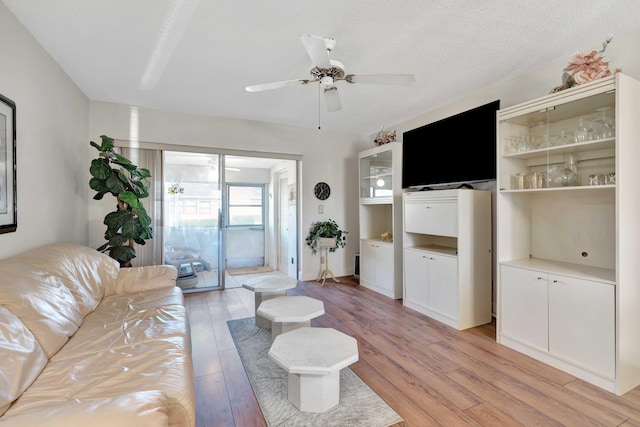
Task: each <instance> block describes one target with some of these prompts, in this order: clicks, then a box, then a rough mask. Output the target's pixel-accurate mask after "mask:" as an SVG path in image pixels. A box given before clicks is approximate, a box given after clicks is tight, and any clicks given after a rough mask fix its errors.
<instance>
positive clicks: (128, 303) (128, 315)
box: [55, 286, 190, 360]
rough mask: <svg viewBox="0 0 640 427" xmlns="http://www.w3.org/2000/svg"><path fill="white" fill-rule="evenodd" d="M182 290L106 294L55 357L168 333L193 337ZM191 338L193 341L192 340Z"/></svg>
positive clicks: (160, 336)
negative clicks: (190, 332) (187, 320)
mask: <svg viewBox="0 0 640 427" xmlns="http://www.w3.org/2000/svg"><path fill="white" fill-rule="evenodd" d="M183 302H184V297H183V295H182V291H180V289H179V288H177V287H176V286H173V287H172V288H163V289H158V290H153V291H147V292H144V293H133V294H118V295H112V296H108V297H105V298H104V300H103V301H102V303H101V304H100V305H99V306H98V307H97V308H96V309H95V311H94V312H93V313H91V314H89V315H88V316H87V317H85V319H84V323H83V324H82V327H81V328H80V329H79V330H78V332H76V334H75V335H74V336H73V337H72V338H71V339H70V340H69V341H68V342H67V344H66V345H65V346H64V348H63V349H61V350H60V351H59V352H58V354H56V356H55V360H63V359H66V358H68V357H78V356H79V355H82V354H95V353H100V352H103V351H105V350H107V349H116V348H120V347H125V346H129V345H131V344H133V343H139V344H143V343H145V342H146V341H149V340H154V339H158V338H166V337H176V336H177V337H182V338H184V339H185V340H187V341H189V340H190V337H189V330H188V323H187V322H184V321H182V319H184V318H185V317H186V309H185V307H184V305H183ZM189 342H190V341H189Z"/></svg>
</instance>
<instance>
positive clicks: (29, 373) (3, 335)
mask: <svg viewBox="0 0 640 427" xmlns="http://www.w3.org/2000/svg"><path fill="white" fill-rule="evenodd" d="M46 364H47V357H46V356H45V354H44V351H43V350H42V347H40V344H38V341H36V339H35V338H34V336H33V335H32V334H31V332H30V331H29V329H27V327H26V326H25V325H24V324H23V323H22V322H21V321H20V319H18V317H17V316H15V315H14V314H13V313H11V312H10V311H9V310H7V309H6V308H4V307H2V306H0V416H1V415H2V414H4V412H5V411H6V410H7V408H8V407H9V405H11V402H13V401H14V400H16V399H17V398H18V397H20V395H21V394H22V392H23V391H25V390H26V389H27V387H29V386H30V385H31V383H32V382H33V381H34V380H35V379H36V378H37V377H38V375H39V374H40V372H42V369H44V367H45V365H46Z"/></svg>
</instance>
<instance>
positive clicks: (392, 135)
mask: <svg viewBox="0 0 640 427" xmlns="http://www.w3.org/2000/svg"><path fill="white" fill-rule="evenodd" d="M395 140H396V131H395V130H393V131H388V130H384V128H382V129H381V130H380V132H378V134H377V135H376V138H375V139H374V140H373V143H374V144H375V145H383V144H388V143H389V142H394V141H395Z"/></svg>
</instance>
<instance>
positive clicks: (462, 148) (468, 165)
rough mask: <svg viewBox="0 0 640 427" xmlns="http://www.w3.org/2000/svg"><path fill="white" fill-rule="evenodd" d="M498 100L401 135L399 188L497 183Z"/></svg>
mask: <svg viewBox="0 0 640 427" xmlns="http://www.w3.org/2000/svg"><path fill="white" fill-rule="evenodd" d="M499 109H500V100H496V101H493V102H490V103H488V104H485V105H481V106H479V107H476V108H473V109H471V110H468V111H464V112H462V113H459V114H456V115H454V116H451V117H447V118H445V119H442V120H439V121H437V122H433V123H429V124H427V125H424V126H421V127H419V128H416V129H412V130H409V131H406V132H404V133H403V137H402V188H417V189H427V188H431V187H435V186H444V185H455V184H458V185H461V184H472V183H474V182H484V181H492V180H495V179H496V112H497V111H498V110H499Z"/></svg>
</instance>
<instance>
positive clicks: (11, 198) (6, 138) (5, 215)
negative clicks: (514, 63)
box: [0, 95, 18, 233]
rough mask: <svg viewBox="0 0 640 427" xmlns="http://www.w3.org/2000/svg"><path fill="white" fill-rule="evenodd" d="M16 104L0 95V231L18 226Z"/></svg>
mask: <svg viewBox="0 0 640 427" xmlns="http://www.w3.org/2000/svg"><path fill="white" fill-rule="evenodd" d="M16 187H17V186H16V104H15V102H13V101H12V100H10V99H9V98H6V97H4V96H2V95H0V233H10V232H12V231H16V229H17V228H18V206H17V200H18V196H17V194H16V193H17V188H16Z"/></svg>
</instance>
